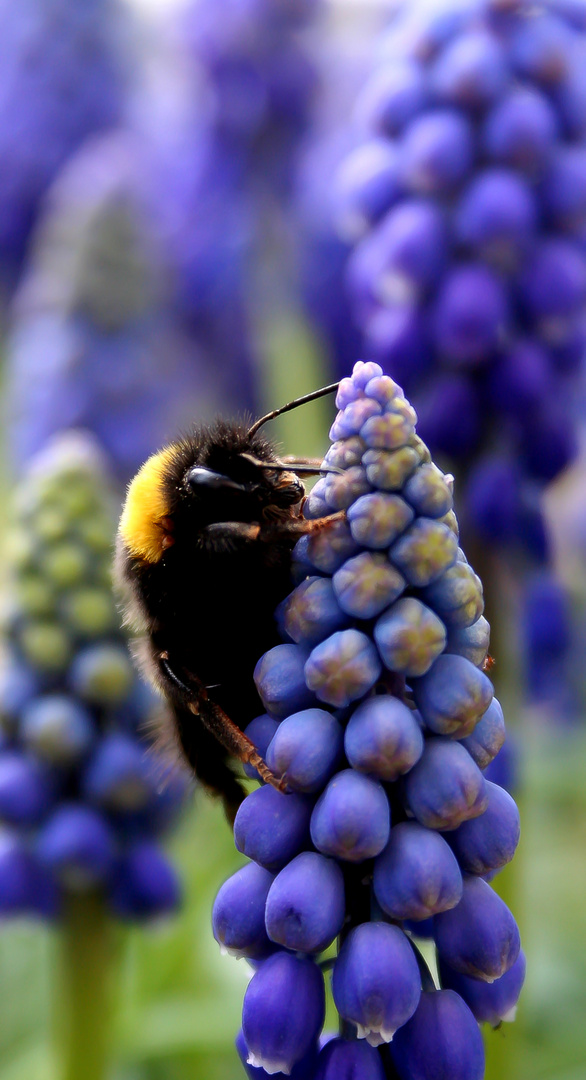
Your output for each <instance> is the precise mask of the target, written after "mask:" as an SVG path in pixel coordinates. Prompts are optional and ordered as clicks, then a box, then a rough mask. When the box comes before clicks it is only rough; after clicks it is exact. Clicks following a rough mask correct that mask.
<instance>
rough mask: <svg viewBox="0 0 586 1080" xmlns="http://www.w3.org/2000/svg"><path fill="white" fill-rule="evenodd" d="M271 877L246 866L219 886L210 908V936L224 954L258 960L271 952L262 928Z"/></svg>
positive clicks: (267, 873)
mask: <svg viewBox="0 0 586 1080" xmlns="http://www.w3.org/2000/svg"><path fill="white" fill-rule="evenodd" d="M273 880H274V877H273V875H272V874H270V873H269V871H268V870H264V869H263V867H262V866H257V865H256V863H253V862H251V863H247V865H246V866H243V867H241V869H240V870H237V871H236V873H235V874H232V877H229V878H228V880H227V881H225V882H224V884H223V885H222V886H221V887H220V889H219V891H218V894H217V896H216V899H215V900H214V906H213V909H212V928H213V931H214V937H215V939H216V941H217V942H218V943H219V944H220V946H221V947H222V949H223V950H224V951H225V952H228V953H231V954H232V955H234V956H238V957H241V956H247V957H250V958H251V959H253V960H262V959H264V958H265V957H266V956H268V955H269V954H270V953H271V952H273V951H274V946H273V945H272V943H271V942H270V941H269V939H268V937H267V932H266V928H265V904H266V900H267V895H268V891H269V889H270V887H271V885H272V883H273Z"/></svg>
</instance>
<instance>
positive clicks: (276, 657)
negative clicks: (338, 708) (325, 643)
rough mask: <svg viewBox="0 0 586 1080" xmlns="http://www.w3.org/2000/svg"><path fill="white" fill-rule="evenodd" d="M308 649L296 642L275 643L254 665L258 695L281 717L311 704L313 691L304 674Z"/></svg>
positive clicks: (273, 713) (266, 707)
mask: <svg viewBox="0 0 586 1080" xmlns="http://www.w3.org/2000/svg"><path fill="white" fill-rule="evenodd" d="M306 660H307V653H306V652H305V651H304V650H303V649H301V648H300V647H299V646H298V645H275V647H274V649H269V651H268V652H267V653H265V654H264V656H261V658H260V660H259V662H258V664H257V665H256V667H255V669H254V681H255V683H256V689H257V690H258V693H259V696H260V699H261V701H262V703H263V705H264V707H265V709H266V710H267V712H269V713H271V715H272V716H276V717H278V718H281V717H283V716H288V715H289V713H292V712H296V711H297V710H298V709H304V708H308V707H309V706H311V705H313V703H314V701H315V695H314V694H312V693H311V689H308V687H307V685H306V683H305V678H304V674H303V668H304V664H305V661H306Z"/></svg>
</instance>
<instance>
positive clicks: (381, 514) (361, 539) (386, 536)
mask: <svg viewBox="0 0 586 1080" xmlns="http://www.w3.org/2000/svg"><path fill="white" fill-rule="evenodd" d="M414 516H415V515H414V513H413V510H412V509H411V507H410V506H409V505H408V503H406V502H405V500H404V499H401V498H400V496H399V495H386V494H384V493H383V492H381V491H377V492H373V493H372V494H370V495H362V496H361V498H359V499H356V501H355V502H354V503H353V504H352V506H351V507H350V508H349V510H348V514H347V518H348V522H349V525H350V532H351V533H352V536H353V538H354V540H355V541H356V543H357V544H361V545H363V546H364V547H366V548H372V549H373V550H375V551H376V550H377V549H378V550H381V549H383V548H387V547H388V546H389V544H391V543H392V542H393V540H396V538H397V537H398V536H400V534H401V533H402V532H404V530H405V529H406V528H407V526H408V525H410V524H411V522H412V521H413V518H414Z"/></svg>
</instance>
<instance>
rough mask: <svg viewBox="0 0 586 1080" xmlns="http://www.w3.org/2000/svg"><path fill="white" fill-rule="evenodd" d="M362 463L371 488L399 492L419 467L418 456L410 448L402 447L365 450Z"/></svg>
mask: <svg viewBox="0 0 586 1080" xmlns="http://www.w3.org/2000/svg"><path fill="white" fill-rule="evenodd" d="M362 461H363V464H364V467H365V469H366V475H367V477H368V481H369V483H371V484H372V486H373V487H376V488H379V489H380V490H381V491H400V490H401V488H402V487H403V484H404V482H405V480H406V479H407V477H408V476H410V475H411V473H412V472H413V471H414V469H416V468H417V466H418V465H419V454H418V453H417V451H416V450H414V449H413V447H412V446H402V447H401V448H400V450H367V452H366V453H365V455H364V457H363V459H362Z"/></svg>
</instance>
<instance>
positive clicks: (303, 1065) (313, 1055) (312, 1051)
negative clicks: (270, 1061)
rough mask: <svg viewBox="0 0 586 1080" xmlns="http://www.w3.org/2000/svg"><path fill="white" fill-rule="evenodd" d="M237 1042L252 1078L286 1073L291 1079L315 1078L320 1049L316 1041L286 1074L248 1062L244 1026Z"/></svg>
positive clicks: (247, 1073)
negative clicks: (270, 1070) (271, 1071)
mask: <svg viewBox="0 0 586 1080" xmlns="http://www.w3.org/2000/svg"><path fill="white" fill-rule="evenodd" d="M235 1042H236V1051H237V1053H238V1057H239V1058H240V1061H241V1062H242V1066H243V1068H244V1072H245V1073H246V1075H247V1076H248V1077H250V1080H263V1077H267V1076H277V1078H278V1077H280V1076H285V1075H288V1076H289V1080H313V1074H314V1070H315V1067H316V1064H317V1055H318V1051H319V1046H318V1044H317V1043H315V1044H314V1045H312V1046H311V1047H310V1048H309V1050H308V1051H307V1053H306V1054H305V1056H304V1057H302V1058H301V1061H299V1062H298V1063H297V1065H294V1066H293V1068H292V1069H291V1072H290V1073H288V1074H285V1073H282V1072H278V1073H268V1072H267V1071H266V1069H261V1068H257V1067H256V1066H255V1065H249V1064H248V1056H249V1052H248V1047H247V1045H246V1042H245V1041H244V1032H243V1031H242V1028H240V1031H239V1032H238V1034H237V1036H236V1040H235Z"/></svg>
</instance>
